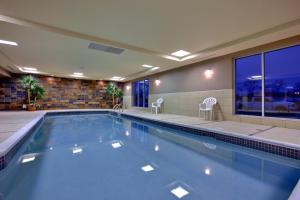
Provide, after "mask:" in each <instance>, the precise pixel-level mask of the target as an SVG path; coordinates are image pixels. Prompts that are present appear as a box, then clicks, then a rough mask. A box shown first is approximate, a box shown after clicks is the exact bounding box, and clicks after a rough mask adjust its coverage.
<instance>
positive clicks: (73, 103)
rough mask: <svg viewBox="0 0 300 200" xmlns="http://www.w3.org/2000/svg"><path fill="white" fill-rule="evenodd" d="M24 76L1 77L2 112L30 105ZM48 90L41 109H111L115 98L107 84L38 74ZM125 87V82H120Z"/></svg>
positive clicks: (0, 105) (41, 103)
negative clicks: (27, 103) (23, 87)
mask: <svg viewBox="0 0 300 200" xmlns="http://www.w3.org/2000/svg"><path fill="white" fill-rule="evenodd" d="M21 77H22V75H18V74H14V75H13V76H12V78H0V110H20V109H22V104H24V103H26V93H25V91H24V90H23V89H22V88H21V85H20V81H19V80H20V78H21ZM33 77H34V78H35V79H37V80H38V82H39V83H40V84H41V85H43V86H44V87H45V89H46V94H45V98H44V99H43V100H39V101H38V103H39V104H40V105H41V109H72V108H110V107H111V106H112V99H111V98H110V96H108V95H106V93H105V89H106V85H107V84H108V82H107V81H96V80H79V79H67V78H57V77H50V76H40V75H34V76H33ZM118 85H119V87H123V85H122V83H118Z"/></svg>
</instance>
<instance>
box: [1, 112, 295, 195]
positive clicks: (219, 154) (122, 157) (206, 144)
mask: <svg viewBox="0 0 300 200" xmlns="http://www.w3.org/2000/svg"><path fill="white" fill-rule="evenodd" d="M77 144H78V145H77ZM118 148H121V149H120V150H115V149H118ZM49 150H50V151H49ZM83 151H84V152H83ZM37 152H38V153H37ZM71 152H72V153H71ZM82 153H84V154H82ZM74 154H76V155H81V154H82V156H76V159H74V157H75V156H74ZM23 159H25V161H24V162H25V163H27V164H23V163H22V160H23ZM26 159H28V160H26ZM299 166H300V165H299V161H295V160H292V159H285V158H282V157H279V156H275V155H271V154H268V153H262V152H259V151H256V150H249V149H247V148H242V147H240V146H235V145H231V144H226V143H224V142H221V141H216V140H214V139H212V138H208V137H201V136H196V135H193V134H190V133H187V132H183V131H177V130H172V129H170V128H163V127H159V126H154V125H150V124H147V123H141V122H138V121H131V120H127V119H123V118H120V117H115V116H111V115H93V116H90V115H86V116H85V115H84V116H61V117H52V118H47V119H46V121H45V123H44V124H43V126H42V127H41V129H39V130H38V131H37V132H36V133H34V134H33V135H32V137H31V138H29V139H28V141H27V142H26V143H25V144H24V145H23V146H22V147H21V149H20V150H19V151H18V153H17V155H16V156H15V157H14V159H13V161H12V162H11V164H10V165H9V166H8V167H7V168H6V169H5V170H4V171H2V172H1V171H0V193H3V195H4V198H5V200H14V199H22V200H40V199H43V200H48V199H49V200H51V199H58V200H60V199H86V197H87V195H88V196H89V199H91V200H94V199H108V200H110V199H113V200H114V199H131V200H140V199H143V200H152V199H174V197H175V196H176V197H178V198H179V197H181V198H184V197H185V196H187V198H189V199H222V200H233V199H237V200H238V199H245V196H246V197H250V198H249V199H251V200H252V199H253V200H268V199H269V200H277V199H278V200H280V199H287V198H288V196H289V194H290V192H291V191H292V189H293V187H294V185H295V184H296V182H297V180H298V179H299V177H300V172H299V171H300V170H299ZM146 172H147V173H146ZM124 185H125V186H126V187H125V188H124ZM99 188H101V191H102V192H100V193H99ZM53 191H55V192H53ZM116 191H118V192H116ZM139 191H143V192H139ZM172 191H173V192H172ZM236 191H238V192H236ZM176 194H177V195H176ZM174 195H175V196H174ZM176 197H175V198H176ZM247 200H248V199H247Z"/></svg>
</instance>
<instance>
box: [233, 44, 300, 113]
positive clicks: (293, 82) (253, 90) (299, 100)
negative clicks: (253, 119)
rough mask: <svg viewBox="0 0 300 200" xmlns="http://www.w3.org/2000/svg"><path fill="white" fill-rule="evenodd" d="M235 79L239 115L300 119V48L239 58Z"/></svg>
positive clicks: (236, 62) (236, 64) (236, 61)
mask: <svg viewBox="0 0 300 200" xmlns="http://www.w3.org/2000/svg"><path fill="white" fill-rule="evenodd" d="M262 61H263V62H262ZM262 71H263V72H264V75H262V73H261V72H262ZM235 80H236V81H235V88H236V90H235V91H236V113H237V114H250V115H263V116H274V117H292V118H300V45H297V46H292V47H288V48H283V49H279V50H275V51H269V52H265V53H261V54H257V55H253V56H248V57H244V58H238V59H236V60H235ZM262 86H264V87H262Z"/></svg>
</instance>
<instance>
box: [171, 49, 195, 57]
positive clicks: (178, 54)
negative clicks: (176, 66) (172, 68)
mask: <svg viewBox="0 0 300 200" xmlns="http://www.w3.org/2000/svg"><path fill="white" fill-rule="evenodd" d="M190 54H191V53H190V52H188V51H184V50H178V51H176V52H174V53H171V55H172V56H176V57H179V58H182V57H184V56H187V55H190Z"/></svg>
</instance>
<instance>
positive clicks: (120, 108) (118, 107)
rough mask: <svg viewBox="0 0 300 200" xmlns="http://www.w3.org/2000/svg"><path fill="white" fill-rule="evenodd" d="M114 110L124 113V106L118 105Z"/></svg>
mask: <svg viewBox="0 0 300 200" xmlns="http://www.w3.org/2000/svg"><path fill="white" fill-rule="evenodd" d="M113 110H117V111H120V112H121V111H122V112H123V106H122V104H116V105H115V106H114V107H113Z"/></svg>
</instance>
